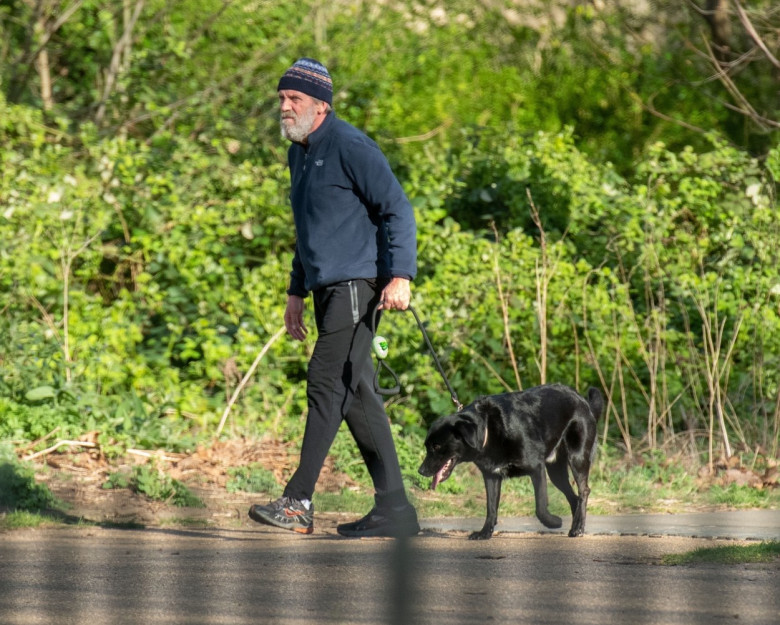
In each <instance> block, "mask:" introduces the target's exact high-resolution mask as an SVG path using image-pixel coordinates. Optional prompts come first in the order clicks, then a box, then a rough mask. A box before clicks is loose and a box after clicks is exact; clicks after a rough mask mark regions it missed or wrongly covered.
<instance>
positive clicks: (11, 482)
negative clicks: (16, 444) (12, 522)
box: [0, 447, 56, 512]
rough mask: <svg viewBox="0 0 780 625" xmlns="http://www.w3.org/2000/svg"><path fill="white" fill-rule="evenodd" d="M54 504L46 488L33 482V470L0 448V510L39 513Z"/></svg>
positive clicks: (53, 498) (52, 496)
mask: <svg viewBox="0 0 780 625" xmlns="http://www.w3.org/2000/svg"><path fill="white" fill-rule="evenodd" d="M55 504H56V499H55V497H54V495H53V494H52V493H51V491H50V490H49V488H48V486H46V485H45V484H41V483H39V482H37V481H36V480H35V471H34V469H33V468H32V467H31V466H29V465H26V464H23V463H21V462H19V461H18V460H17V459H16V456H15V455H14V454H13V452H9V451H8V450H7V449H6V448H5V447H0V509H5V510H10V511H11V512H15V511H27V512H39V511H42V510H45V509H47V508H51V507H52V506H53V505H55Z"/></svg>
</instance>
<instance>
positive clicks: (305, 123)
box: [279, 106, 317, 143]
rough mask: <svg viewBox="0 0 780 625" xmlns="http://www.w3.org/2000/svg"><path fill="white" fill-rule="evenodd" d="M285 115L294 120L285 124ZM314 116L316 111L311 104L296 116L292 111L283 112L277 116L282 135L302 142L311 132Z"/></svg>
mask: <svg viewBox="0 0 780 625" xmlns="http://www.w3.org/2000/svg"><path fill="white" fill-rule="evenodd" d="M285 117H287V118H289V119H292V120H294V121H293V123H292V124H285V123H284V119H285ZM316 117H317V111H316V110H315V108H314V107H313V106H312V107H310V108H307V109H306V110H305V111H303V112H302V113H301V114H300V115H298V116H296V115H295V113H293V112H292V111H290V112H289V113H283V114H282V115H281V117H280V118H279V123H280V124H281V125H282V136H283V137H284V138H285V139H289V140H290V141H295V142H296V143H302V142H303V141H304V140H305V139H306V137H308V136H309V135H310V134H311V128H312V126H314V121H315V119H316Z"/></svg>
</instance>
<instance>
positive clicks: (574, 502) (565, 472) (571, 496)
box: [547, 446, 580, 517]
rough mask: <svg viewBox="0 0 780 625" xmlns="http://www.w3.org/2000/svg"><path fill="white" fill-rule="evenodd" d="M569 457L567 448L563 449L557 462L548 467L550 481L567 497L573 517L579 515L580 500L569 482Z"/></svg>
mask: <svg viewBox="0 0 780 625" xmlns="http://www.w3.org/2000/svg"><path fill="white" fill-rule="evenodd" d="M568 467H569V457H568V453H567V452H566V448H565V447H563V446H562V447H561V449H559V450H558V455H557V456H556V458H555V462H553V463H551V464H548V465H547V475H549V476H550V481H551V482H552V483H553V484H554V485H555V486H556V487H557V488H558V490H559V491H561V492H562V493H563V494H564V495H565V496H566V501H568V502H569V507H570V508H571V516H572V517H574V515H575V514H576V513H577V506H578V505H579V502H580V500H579V498H578V497H577V495H576V493H575V492H574V489H573V488H572V487H571V482H569V469H568Z"/></svg>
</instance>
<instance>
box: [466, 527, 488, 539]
mask: <svg viewBox="0 0 780 625" xmlns="http://www.w3.org/2000/svg"><path fill="white" fill-rule="evenodd" d="M492 537H493V530H486V529H481V530H479V531H478V532H472V533H471V534H469V540H488V539H489V538H492Z"/></svg>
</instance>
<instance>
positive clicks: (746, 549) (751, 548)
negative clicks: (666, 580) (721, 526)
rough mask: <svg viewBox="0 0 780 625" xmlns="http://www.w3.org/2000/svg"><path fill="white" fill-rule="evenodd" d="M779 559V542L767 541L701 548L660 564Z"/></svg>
mask: <svg viewBox="0 0 780 625" xmlns="http://www.w3.org/2000/svg"><path fill="white" fill-rule="evenodd" d="M778 558H780V542H778V541H769V542H762V543H756V544H755V545H725V546H723V547H702V548H700V549H694V550H693V551H688V552H685V553H674V554H669V555H667V556H664V557H663V559H662V563H663V564H666V565H669V566H677V565H682V564H749V563H755V562H773V561H775V560H777V559H778Z"/></svg>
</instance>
